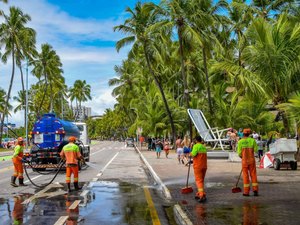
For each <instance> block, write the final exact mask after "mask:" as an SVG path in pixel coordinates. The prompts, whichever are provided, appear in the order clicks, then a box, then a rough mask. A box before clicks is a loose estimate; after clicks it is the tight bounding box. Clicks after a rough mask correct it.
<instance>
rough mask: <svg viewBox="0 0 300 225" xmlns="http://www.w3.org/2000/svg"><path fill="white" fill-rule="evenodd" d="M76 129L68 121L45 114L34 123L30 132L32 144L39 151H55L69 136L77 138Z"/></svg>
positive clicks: (77, 130) (51, 114)
mask: <svg viewBox="0 0 300 225" xmlns="http://www.w3.org/2000/svg"><path fill="white" fill-rule="evenodd" d="M79 135H80V131H79V129H78V127H77V126H76V125H75V124H74V123H72V122H69V121H66V120H61V119H59V118H57V117H56V116H55V114H53V113H47V114H44V115H43V116H42V118H40V119H39V120H38V121H36V122H35V124H34V126H33V130H32V138H33V144H35V145H36V146H37V147H38V148H39V149H55V148H58V147H59V146H60V145H61V144H62V143H63V142H66V141H68V138H69V137H70V136H75V137H77V138H79Z"/></svg>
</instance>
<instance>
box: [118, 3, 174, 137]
mask: <svg viewBox="0 0 300 225" xmlns="http://www.w3.org/2000/svg"><path fill="white" fill-rule="evenodd" d="M156 8H157V6H156V5H154V4H153V3H144V4H142V3H141V2H138V3H137V4H136V6H135V8H134V10H132V9H131V8H127V9H126V12H128V13H130V17H129V18H128V19H127V20H126V21H125V22H124V24H123V25H119V26H116V27H114V30H115V31H121V32H123V33H125V34H128V36H127V37H125V38H123V39H121V40H119V41H118V42H117V44H116V49H117V51H119V50H120V49H121V48H122V47H124V46H125V45H128V44H133V46H132V49H131V53H130V55H134V53H136V52H137V50H138V49H142V51H143V54H144V57H145V60H146V64H147V67H148V70H149V73H150V75H151V76H152V78H153V80H154V81H155V84H156V85H157V87H158V89H159V91H160V94H161V96H162V99H163V102H164V106H165V109H166V112H167V115H168V117H169V121H170V124H171V128H172V136H173V140H175V135H176V132H175V126H174V121H173V117H172V112H171V110H170V108H169V105H168V101H167V99H166V96H165V93H164V90H163V87H162V83H161V78H160V76H159V75H158V74H156V72H155V71H154V68H153V65H152V60H153V57H152V56H153V54H154V53H153V51H155V50H154V49H153V48H152V47H151V46H152V44H153V37H151V33H150V32H149V31H148V28H149V27H150V26H151V25H153V24H154V23H155V22H156V19H157V17H158V14H157V12H156V11H155V9H156ZM155 41H158V40H155Z"/></svg>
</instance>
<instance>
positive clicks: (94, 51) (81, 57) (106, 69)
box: [0, 0, 128, 125]
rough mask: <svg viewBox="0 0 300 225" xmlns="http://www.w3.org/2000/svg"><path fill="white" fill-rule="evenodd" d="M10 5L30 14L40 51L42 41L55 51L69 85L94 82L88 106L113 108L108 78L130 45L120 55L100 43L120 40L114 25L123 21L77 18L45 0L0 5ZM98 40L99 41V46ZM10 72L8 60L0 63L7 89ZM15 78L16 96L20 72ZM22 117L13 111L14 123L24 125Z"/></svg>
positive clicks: (96, 110)
mask: <svg viewBox="0 0 300 225" xmlns="http://www.w3.org/2000/svg"><path fill="white" fill-rule="evenodd" d="M11 5H14V6H17V7H20V8H21V9H22V11H23V12H24V13H26V14H29V15H30V16H31V19H32V20H31V22H30V23H29V26H30V27H32V28H33V29H35V30H36V32H37V48H38V50H39V49H40V46H41V44H42V43H49V44H50V45H51V46H53V48H54V50H56V52H57V54H58V55H59V56H60V58H61V60H62V63H63V70H64V76H65V78H66V83H67V85H68V86H71V85H73V83H74V81H75V80H76V79H81V80H86V81H87V83H88V84H90V85H91V87H92V96H93V100H92V101H90V102H88V103H87V104H85V105H86V106H91V107H92V112H93V114H97V115H99V114H102V113H103V112H104V111H105V109H106V108H112V107H113V105H114V104H115V103H116V100H115V99H114V97H112V96H111V91H112V89H113V88H112V87H108V80H109V79H110V78H112V77H114V70H113V67H114V65H117V64H120V63H121V60H122V59H123V58H125V56H126V54H127V51H128V48H125V49H124V50H123V51H121V53H120V54H119V53H117V52H116V50H115V49H114V47H103V46H101V41H108V42H113V41H116V40H119V39H120V38H121V34H120V33H115V32H113V27H114V26H115V25H118V24H121V23H122V22H123V21H121V20H119V19H113V18H109V19H105V20H96V19H93V18H90V19H81V18H76V17H73V16H71V15H69V14H68V13H66V12H63V11H61V10H60V9H59V8H58V7H57V6H54V5H51V4H49V3H47V1H45V0H26V1H24V0H14V1H9V4H8V5H3V4H2V3H1V4H0V8H1V9H4V11H5V12H8V7H9V6H11ZM120 16H121V15H120ZM116 18H117V17H116ZM0 22H1V21H0ZM83 43H90V45H87V44H85V45H84V44H83ZM95 43H98V46H97V45H95ZM10 74H11V65H10V64H9V63H8V64H7V65H4V66H3V65H0V81H1V87H2V88H4V89H7V88H8V85H9V80H10ZM15 81H16V83H15V84H14V87H13V91H12V96H14V95H16V93H17V91H18V90H20V87H21V85H20V78H19V75H18V74H16V77H15ZM33 82H34V79H30V81H29V84H32V83H33ZM22 117H23V116H22V114H21V113H17V114H14V115H13V118H12V120H13V121H12V122H15V123H17V124H19V125H21V124H23V119H22Z"/></svg>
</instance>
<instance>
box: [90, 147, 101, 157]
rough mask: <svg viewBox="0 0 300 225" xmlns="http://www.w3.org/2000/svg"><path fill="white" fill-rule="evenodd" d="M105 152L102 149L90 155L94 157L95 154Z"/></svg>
mask: <svg viewBox="0 0 300 225" xmlns="http://www.w3.org/2000/svg"><path fill="white" fill-rule="evenodd" d="M104 150H105V148H103V149H101V150H99V151H97V152H93V153H91V154H90V155H95V154H97V153H99V152H102V151H104Z"/></svg>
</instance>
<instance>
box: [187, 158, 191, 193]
mask: <svg viewBox="0 0 300 225" xmlns="http://www.w3.org/2000/svg"><path fill="white" fill-rule="evenodd" d="M190 161H191V158H189V161H188V164H189V169H188V175H187V179H186V187H188V186H189V177H190V169H191V163H190Z"/></svg>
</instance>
